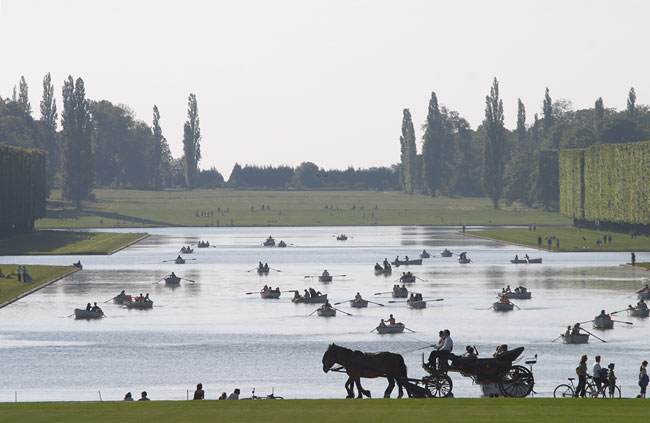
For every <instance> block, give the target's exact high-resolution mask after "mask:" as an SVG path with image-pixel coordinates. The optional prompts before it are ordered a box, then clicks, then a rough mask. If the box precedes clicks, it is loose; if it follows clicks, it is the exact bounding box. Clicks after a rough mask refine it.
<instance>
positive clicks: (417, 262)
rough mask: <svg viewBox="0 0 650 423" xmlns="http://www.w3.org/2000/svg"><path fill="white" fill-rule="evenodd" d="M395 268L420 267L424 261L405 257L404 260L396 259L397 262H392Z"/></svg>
mask: <svg viewBox="0 0 650 423" xmlns="http://www.w3.org/2000/svg"><path fill="white" fill-rule="evenodd" d="M391 264H392V265H393V266H413V265H415V266H418V265H421V264H422V259H409V256H406V257H404V260H400V259H399V256H397V257H395V260H393V261H392V262H391Z"/></svg>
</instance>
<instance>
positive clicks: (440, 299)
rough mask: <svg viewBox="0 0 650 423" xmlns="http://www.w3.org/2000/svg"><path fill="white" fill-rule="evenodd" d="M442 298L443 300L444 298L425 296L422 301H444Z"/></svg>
mask: <svg viewBox="0 0 650 423" xmlns="http://www.w3.org/2000/svg"><path fill="white" fill-rule="evenodd" d="M444 300H445V299H444V298H435V299H433V300H431V299H427V298H425V299H423V300H422V301H444Z"/></svg>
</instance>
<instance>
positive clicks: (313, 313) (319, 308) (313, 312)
mask: <svg viewBox="0 0 650 423" xmlns="http://www.w3.org/2000/svg"><path fill="white" fill-rule="evenodd" d="M318 310H320V307H318V308H317V309H316V310H314V311H312V312H311V313H309V316H311V315H312V314H314V313H316V312H317V311H318Z"/></svg>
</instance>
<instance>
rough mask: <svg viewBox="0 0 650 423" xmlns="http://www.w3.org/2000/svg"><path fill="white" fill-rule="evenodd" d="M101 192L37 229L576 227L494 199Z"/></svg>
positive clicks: (61, 206) (58, 210)
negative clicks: (498, 206)
mask: <svg viewBox="0 0 650 423" xmlns="http://www.w3.org/2000/svg"><path fill="white" fill-rule="evenodd" d="M93 192H94V193H95V195H96V198H97V201H95V202H84V203H83V207H84V210H83V212H81V213H78V212H77V211H75V210H73V209H71V208H70V207H71V206H70V205H68V204H65V203H63V202H61V199H60V192H59V191H54V192H53V193H52V198H51V199H50V201H49V204H48V213H47V218H45V219H41V220H39V221H37V222H36V226H37V227H39V228H90V227H117V226H118V225H119V227H146V226H231V225H232V226H339V225H350V226H351V225H528V224H530V223H535V224H537V225H568V224H570V223H571V222H570V220H569V219H567V218H566V217H563V216H561V215H560V214H558V213H549V212H545V211H541V210H537V209H522V208H521V207H506V206H505V205H503V209H502V210H494V209H493V208H492V205H491V202H490V200H489V199H486V198H457V199H449V198H446V197H438V198H432V197H429V196H423V195H406V194H403V193H400V192H395V191H389V192H375V191H234V190H226V189H214V190H193V191H137V190H112V189H95V190H94V191H93ZM262 205H264V211H262ZM326 205H327V206H328V208H327V209H326V208H325V206H326ZM269 206H270V209H268V207H269ZM353 206H354V210H353ZM251 207H253V209H252V210H251ZM197 211H198V214H199V215H198V216H197ZM202 212H203V213H202Z"/></svg>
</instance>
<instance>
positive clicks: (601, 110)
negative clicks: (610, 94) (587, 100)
mask: <svg viewBox="0 0 650 423" xmlns="http://www.w3.org/2000/svg"><path fill="white" fill-rule="evenodd" d="M604 120H605V105H604V103H603V98H602V97H598V100H596V102H595V103H594V130H595V131H596V139H597V140H599V141H600V135H601V133H602V131H603V121H604Z"/></svg>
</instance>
